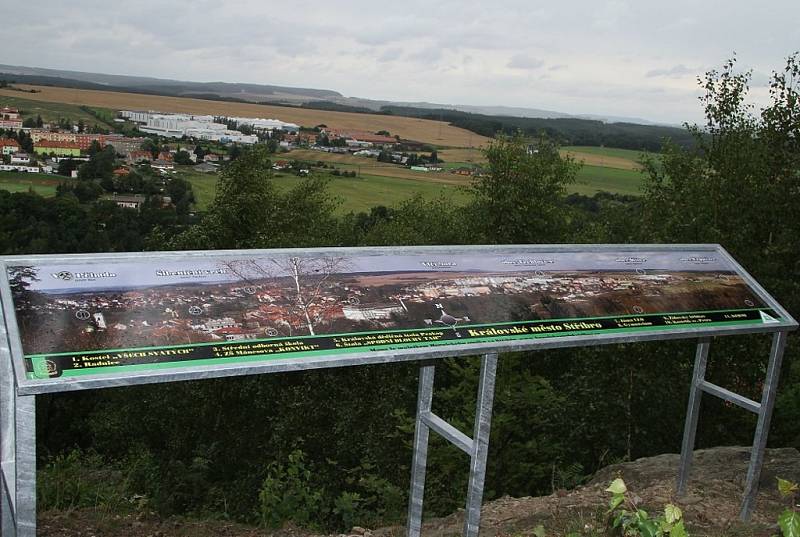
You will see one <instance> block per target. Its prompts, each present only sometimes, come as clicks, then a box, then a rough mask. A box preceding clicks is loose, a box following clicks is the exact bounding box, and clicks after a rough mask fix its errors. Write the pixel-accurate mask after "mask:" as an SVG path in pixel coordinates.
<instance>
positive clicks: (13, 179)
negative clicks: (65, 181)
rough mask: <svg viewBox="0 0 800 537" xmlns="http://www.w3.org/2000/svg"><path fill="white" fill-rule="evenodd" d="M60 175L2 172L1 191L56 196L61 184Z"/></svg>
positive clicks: (0, 175) (0, 178)
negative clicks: (32, 192)
mask: <svg viewBox="0 0 800 537" xmlns="http://www.w3.org/2000/svg"><path fill="white" fill-rule="evenodd" d="M60 179H62V178H60V177H59V176H58V175H46V174H43V173H24V172H0V190H8V191H9V192H28V191H29V190H32V191H34V192H36V193H37V194H39V195H41V196H55V194H56V186H58V183H59V182H60Z"/></svg>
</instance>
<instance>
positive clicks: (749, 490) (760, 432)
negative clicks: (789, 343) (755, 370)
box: [739, 332, 786, 521]
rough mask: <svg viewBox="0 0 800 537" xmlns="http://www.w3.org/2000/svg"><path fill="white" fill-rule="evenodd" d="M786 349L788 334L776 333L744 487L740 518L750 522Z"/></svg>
mask: <svg viewBox="0 0 800 537" xmlns="http://www.w3.org/2000/svg"><path fill="white" fill-rule="evenodd" d="M785 347H786V332H776V333H775V335H774V336H773V338H772V349H771V350H770V353H769V365H768V366H767V378H766V380H765V382H764V390H763V392H762V395H761V408H760V410H759V413H758V424H757V425H756V434H755V437H754V438H753V449H752V450H751V451H750V466H749V467H748V469H747V481H746V482H745V485H744V500H743V501H742V510H741V512H740V513H739V518H741V519H742V520H745V521H746V520H749V519H750V515H751V514H752V513H753V509H754V508H755V504H756V495H757V494H758V480H759V477H761V465H762V463H763V462H764V449H766V447H767V435H768V434H769V424H770V421H771V419H772V409H773V408H774V407H775V394H776V392H777V390H778V378H779V377H780V374H781V362H782V360H783V350H784V348H785Z"/></svg>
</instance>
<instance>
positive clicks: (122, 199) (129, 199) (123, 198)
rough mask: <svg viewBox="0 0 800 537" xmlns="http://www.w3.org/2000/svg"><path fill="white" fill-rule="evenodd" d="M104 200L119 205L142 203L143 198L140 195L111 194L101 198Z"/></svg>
mask: <svg viewBox="0 0 800 537" xmlns="http://www.w3.org/2000/svg"><path fill="white" fill-rule="evenodd" d="M103 199H104V200H108V201H116V202H119V203H144V196H142V195H141V194H134V195H129V194H116V193H115V194H112V195H110V196H103Z"/></svg>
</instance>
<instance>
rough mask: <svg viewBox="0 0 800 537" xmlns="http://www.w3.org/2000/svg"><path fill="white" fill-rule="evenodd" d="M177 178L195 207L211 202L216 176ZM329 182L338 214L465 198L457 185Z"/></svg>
mask: <svg viewBox="0 0 800 537" xmlns="http://www.w3.org/2000/svg"><path fill="white" fill-rule="evenodd" d="M180 177H183V178H184V179H186V180H187V181H189V182H190V183H192V188H193V190H194V195H195V199H196V200H197V208H198V209H200V210H204V209H206V208H208V206H209V205H210V204H211V202H212V201H214V194H215V191H216V183H217V176H216V175H214V174H204V173H199V172H195V171H194V170H182V171H181V172H180ZM324 177H326V178H327V179H329V180H330V183H329V187H328V188H329V189H330V191H331V194H333V195H334V196H336V197H338V198H339V199H340V201H341V205H340V206H339V212H340V213H348V212H350V211H353V212H359V211H368V210H369V209H370V208H371V207H373V206H375V205H386V206H391V205H396V204H397V203H399V202H401V201H403V200H406V199H408V198H410V197H411V196H413V195H415V194H422V195H423V196H424V197H426V198H429V199H431V198H434V197H436V196H438V195H440V194H441V193H447V195H448V196H450V197H451V199H453V200H454V201H455V202H456V203H458V202H460V201H462V200H464V199H466V196H465V195H464V193H463V192H461V191H460V190H459V189H458V188H457V187H456V186H452V185H443V184H440V183H431V182H428V181H424V180H419V181H418V180H413V179H401V178H396V177H382V176H378V175H368V174H362V175H361V176H360V177H336V176H333V175H329V174H324ZM300 180H301V179H300V178H299V177H297V176H295V175H290V174H284V173H278V174H276V175H275V177H274V179H273V181H275V184H276V185H277V186H278V188H281V189H289V188H291V187H292V186H293V185H295V184H297V182H298V181H300Z"/></svg>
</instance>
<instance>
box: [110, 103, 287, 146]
mask: <svg viewBox="0 0 800 537" xmlns="http://www.w3.org/2000/svg"><path fill="white" fill-rule="evenodd" d="M121 115H122V117H124V118H126V119H129V120H131V121H135V122H136V123H139V130H140V131H142V132H147V133H150V134H157V135H159V136H166V137H168V138H182V137H184V136H187V137H190V138H196V139H199V140H213V141H216V142H222V143H228V142H238V143H242V144H254V143H256V142H258V136H256V135H252V134H242V133H241V132H239V131H235V130H230V129H228V127H227V125H224V124H222V123H217V121H216V118H215V117H214V116H195V115H189V114H162V113H159V112H152V111H151V112H139V111H131V110H124V111H122V112H121ZM226 119H231V120H233V121H235V122H236V123H237V124H239V125H248V126H250V127H252V128H253V129H255V130H260V131H269V132H272V131H274V130H283V131H286V132H298V131H299V130H300V126H299V125H295V124H294V123H286V122H285V121H280V120H278V119H261V118H249V117H231V118H226Z"/></svg>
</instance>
